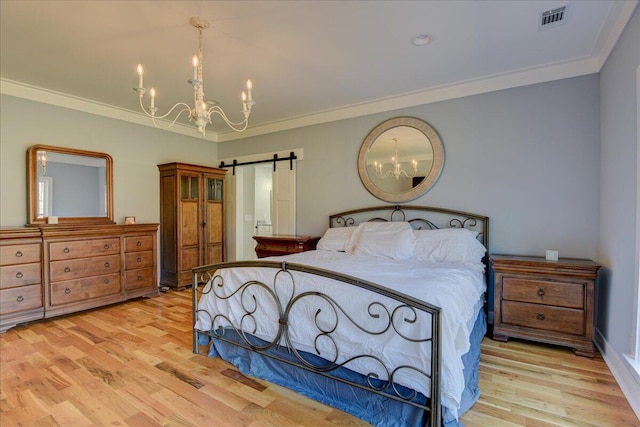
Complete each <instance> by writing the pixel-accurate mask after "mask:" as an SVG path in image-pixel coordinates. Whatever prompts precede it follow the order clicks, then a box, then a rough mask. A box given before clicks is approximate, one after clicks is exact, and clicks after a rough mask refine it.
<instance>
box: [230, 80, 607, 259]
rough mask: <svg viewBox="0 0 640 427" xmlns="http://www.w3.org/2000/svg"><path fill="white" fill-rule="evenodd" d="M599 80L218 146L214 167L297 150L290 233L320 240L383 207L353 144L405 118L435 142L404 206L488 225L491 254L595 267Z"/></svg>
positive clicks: (443, 104)
mask: <svg viewBox="0 0 640 427" xmlns="http://www.w3.org/2000/svg"><path fill="white" fill-rule="evenodd" d="M598 103H599V97H598V76H597V75H590V76H585V77H578V78H573V79H566V80H561V81H556V82H551V83H544V84H538V85H532V86H527V87H521V88H515V89H509V90H503V91H499V92H493V93H488V94H482V95H476V96H471V97H467V98H461V99H456V100H451V101H443V102H438V103H434V104H429V105H423V106H420V107H415V108H408V109H403V110H399V111H391V112H388V113H384V114H375V115H370V116H366V117H360V118H355V119H349V120H343V121H338V122H333V123H328V124H322V125H317V126H310V127H306V128H301V129H294V130H290V131H284V132H279V133H275V134H270V135H264V136H257V137H253V138H247V139H244V140H238V141H229V142H224V143H220V144H219V145H218V153H219V155H220V157H221V158H233V157H234V156H242V155H248V154H254V153H262V152H268V151H278V150H287V149H292V148H298V147H301V148H303V149H304V160H300V161H298V164H297V183H296V184H297V200H298V201H297V209H298V213H297V231H298V233H300V234H319V233H322V232H324V230H325V228H326V227H327V223H328V221H327V217H328V215H329V214H332V213H335V212H339V211H342V210H347V209H353V208H358V207H364V206H374V205H379V204H384V203H383V202H381V201H379V200H378V199H376V198H375V197H373V196H372V195H370V194H369V193H368V192H367V190H366V189H365V188H364V186H363V185H362V183H361V182H360V179H359V177H358V172H357V164H356V163H357V157H358V151H359V149H360V145H361V143H362V141H363V139H364V138H365V137H366V135H367V134H368V133H369V131H370V130H371V129H372V128H373V127H375V126H376V125H377V124H379V123H380V122H382V121H384V120H386V119H388V118H391V117H395V116H399V115H409V116H415V117H418V118H421V119H423V120H426V121H427V122H429V123H430V124H431V125H432V126H433V127H434V128H435V129H436V131H437V132H438V133H439V134H440V137H441V138H442V141H443V144H444V149H445V163H444V169H443V171H442V175H441V176H440V178H439V180H438V181H437V182H436V184H435V186H434V187H433V188H432V189H431V190H430V191H429V192H427V193H426V194H425V195H424V196H422V197H420V198H419V199H417V200H415V201H413V202H411V203H412V204H420V205H430V206H443V207H449V208H455V209H459V210H464V211H469V212H476V213H480V214H484V215H488V216H489V217H491V248H490V249H491V251H492V252H493V253H513V254H532V255H544V252H545V250H546V249H556V250H558V251H559V252H560V256H571V257H586V258H592V259H596V258H597V255H598V232H597V230H598V223H599V218H598V207H599V194H598V191H599V190H598V189H599V176H598V170H599V156H600V142H599V141H600V129H599V107H598Z"/></svg>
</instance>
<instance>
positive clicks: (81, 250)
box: [49, 237, 120, 261]
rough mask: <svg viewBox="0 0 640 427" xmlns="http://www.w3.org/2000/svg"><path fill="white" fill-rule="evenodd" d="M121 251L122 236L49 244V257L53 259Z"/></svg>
mask: <svg viewBox="0 0 640 427" xmlns="http://www.w3.org/2000/svg"><path fill="white" fill-rule="evenodd" d="M119 253H120V238H118V237H114V238H104V239H89V240H74V241H69V242H54V243H50V244H49V259H50V260H51V261H56V260H61V259H72V258H86V257H92V256H99V255H110V254H119Z"/></svg>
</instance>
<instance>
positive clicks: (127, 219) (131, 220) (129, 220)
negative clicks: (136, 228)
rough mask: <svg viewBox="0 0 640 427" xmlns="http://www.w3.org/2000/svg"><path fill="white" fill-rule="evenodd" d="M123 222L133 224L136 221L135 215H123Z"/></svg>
mask: <svg viewBox="0 0 640 427" xmlns="http://www.w3.org/2000/svg"><path fill="white" fill-rule="evenodd" d="M124 223H125V225H131V224H135V223H136V217H135V216H125V217H124Z"/></svg>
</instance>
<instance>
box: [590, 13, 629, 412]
mask: <svg viewBox="0 0 640 427" xmlns="http://www.w3.org/2000/svg"><path fill="white" fill-rule="evenodd" d="M639 66H640V10H639V9H636V11H635V13H634V15H633V17H632V18H631V20H630V21H629V23H628V24H627V28H626V29H625V31H624V33H623V34H622V36H621V37H620V39H619V40H618V43H617V44H616V47H615V48H614V50H613V52H612V53H611V55H610V56H609V58H608V60H607V62H606V64H605V66H604V67H603V68H602V70H601V75H600V93H601V94H602V95H601V98H602V99H601V107H600V121H601V138H602V143H601V154H600V159H601V160H600V224H599V230H600V246H599V260H600V262H601V263H602V264H603V266H604V268H603V272H602V273H603V274H602V279H603V280H601V286H600V289H599V295H598V297H599V300H600V304H599V311H598V313H597V321H596V326H597V333H598V334H599V335H598V336H597V337H596V338H597V339H598V341H599V344H600V346H601V347H603V348H604V349H605V352H606V353H607V354H605V357H606V358H607V363H608V364H609V366H611V367H612V370H613V371H614V374H616V371H617V375H616V377H617V378H618V381H619V382H621V385H622V386H623V390H624V389H625V386H626V387H628V388H629V389H631V390H632V391H631V392H629V393H633V394H629V393H627V396H635V402H634V403H635V404H634V403H632V405H633V406H634V407H635V408H636V411H637V412H636V413H638V411H640V377H638V375H637V374H635V375H633V374H632V372H633V370H632V369H631V367H630V366H629V365H628V364H627V363H626V362H624V357H623V354H625V353H627V354H628V353H631V352H632V348H631V346H632V341H633V338H632V332H633V329H634V328H633V323H634V322H635V303H637V301H638V296H637V293H636V292H637V290H638V281H637V280H638V278H637V276H636V273H637V270H636V269H637V268H638V266H637V264H636V259H637V258H636V257H637V256H638V252H637V251H638V250H639V249H640V248H638V247H637V243H638V242H637V240H636V239H637V233H638V230H637V227H638V226H639V225H640V219H639V216H640V212H638V185H639V183H638V179H639V174H638V172H639V171H638V167H639V165H638V162H639V155H638V150H639V149H640V147H638V143H639V142H638V138H639V136H638V135H639V134H638V125H639V124H638V115H639V114H640V112H639V111H638V97H640V87H637V80H636V79H637V77H636V73H637V72H638V67H639ZM634 299H635V301H634ZM634 378H635V380H634ZM624 381H629V383H627V384H625V383H624ZM634 387H635V389H634Z"/></svg>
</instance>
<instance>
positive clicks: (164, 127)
mask: <svg viewBox="0 0 640 427" xmlns="http://www.w3.org/2000/svg"><path fill="white" fill-rule="evenodd" d="M183 105H186V104H183ZM177 106H178V104H176V105H174V106H173V108H172V109H171V110H173V109H174V108H175V107H177ZM184 112H187V113H189V112H191V109H190V108H189V106H188V105H187V108H183V109H182V110H180V111H179V112H178V114H177V115H176V117H175V118H174V119H173V120H172V121H171V123H169V124H168V125H167V126H162V125H161V124H159V123H157V122H156V120H162V118H163V117H166V116H167V114H165V115H164V116H161V117H156V116H151V121H152V122H153V124H154V126H156V127H158V128H160V129H168V128H170V127H171V126H173V125H174V124H175V123H176V122H177V121H178V119H179V118H180V115H181V114H182V113H184Z"/></svg>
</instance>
